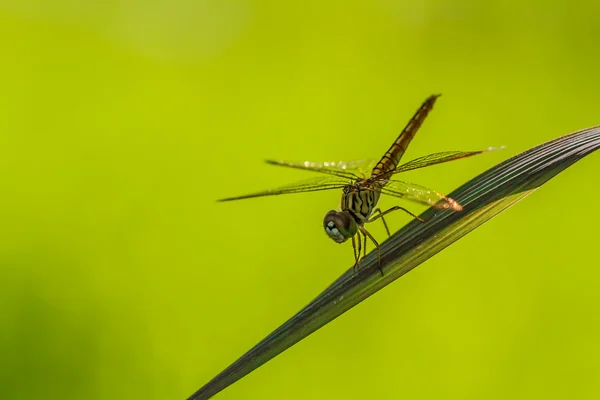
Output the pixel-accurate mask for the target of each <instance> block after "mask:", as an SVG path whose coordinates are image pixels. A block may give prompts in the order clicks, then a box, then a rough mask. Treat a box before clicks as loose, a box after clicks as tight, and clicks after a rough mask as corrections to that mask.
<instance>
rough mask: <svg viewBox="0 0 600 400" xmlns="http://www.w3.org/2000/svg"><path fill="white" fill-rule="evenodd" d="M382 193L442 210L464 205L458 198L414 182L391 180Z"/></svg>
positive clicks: (456, 208)
mask: <svg viewBox="0 0 600 400" xmlns="http://www.w3.org/2000/svg"><path fill="white" fill-rule="evenodd" d="M381 193H383V194H385V195H388V196H394V197H399V198H401V199H405V200H410V201H413V202H416V203H420V204H425V205H429V206H433V207H435V208H439V209H442V210H454V211H461V210H462V206H461V205H460V204H458V202H457V201H456V200H453V199H451V198H449V197H446V196H444V195H443V194H441V193H439V192H436V191H435V190H433V189H429V188H426V187H424V186H420V185H415V184H414V183H409V182H402V181H396V180H391V181H389V182H388V183H387V184H386V185H385V186H384V187H383V188H382V189H381Z"/></svg>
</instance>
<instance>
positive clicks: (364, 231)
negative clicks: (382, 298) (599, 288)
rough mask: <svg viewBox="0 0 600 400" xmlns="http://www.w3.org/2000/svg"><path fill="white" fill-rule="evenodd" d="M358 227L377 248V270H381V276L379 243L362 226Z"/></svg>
mask: <svg viewBox="0 0 600 400" xmlns="http://www.w3.org/2000/svg"><path fill="white" fill-rule="evenodd" d="M358 229H359V230H360V232H361V233H362V234H363V235H365V237H367V236H368V237H369V239H371V241H372V242H373V244H374V245H375V247H376V248H377V268H378V269H379V272H381V276H383V269H381V249H380V248H379V243H377V240H375V238H374V237H373V235H371V234H370V233H369V231H367V230H366V229H365V228H364V227H363V226H360V227H358Z"/></svg>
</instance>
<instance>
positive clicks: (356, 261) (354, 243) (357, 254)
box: [352, 236, 360, 272]
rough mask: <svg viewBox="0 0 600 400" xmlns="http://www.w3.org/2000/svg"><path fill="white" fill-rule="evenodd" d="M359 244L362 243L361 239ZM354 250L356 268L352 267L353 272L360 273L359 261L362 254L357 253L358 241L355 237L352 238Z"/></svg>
mask: <svg viewBox="0 0 600 400" xmlns="http://www.w3.org/2000/svg"><path fill="white" fill-rule="evenodd" d="M358 242H359V243H360V238H359V239H358ZM352 249H353V250H354V266H353V267H352V270H354V271H355V272H356V271H358V259H359V257H360V253H356V239H355V238H354V236H352Z"/></svg>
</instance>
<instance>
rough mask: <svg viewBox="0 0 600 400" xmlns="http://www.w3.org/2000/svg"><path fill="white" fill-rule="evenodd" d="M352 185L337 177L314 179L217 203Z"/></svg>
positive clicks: (229, 198) (228, 198)
mask: <svg viewBox="0 0 600 400" xmlns="http://www.w3.org/2000/svg"><path fill="white" fill-rule="evenodd" d="M348 183H350V181H348V180H347V179H343V178H337V177H325V178H312V179H309V180H306V181H301V182H297V183H294V184H291V185H287V186H282V187H279V188H276V189H270V190H265V191H262V192H257V193H251V194H247V195H243V196H236V197H227V198H225V199H219V200H217V201H231V200H241V199H249V198H252V197H263V196H275V195H279V194H289V193H302V192H318V191H321V190H332V189H341V188H343V187H344V186H345V185H347V184H348Z"/></svg>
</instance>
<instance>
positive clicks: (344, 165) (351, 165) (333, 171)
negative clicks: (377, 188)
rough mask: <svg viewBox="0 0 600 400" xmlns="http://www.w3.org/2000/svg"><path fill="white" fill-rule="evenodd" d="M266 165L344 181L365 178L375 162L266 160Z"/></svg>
mask: <svg viewBox="0 0 600 400" xmlns="http://www.w3.org/2000/svg"><path fill="white" fill-rule="evenodd" d="M266 162H267V164H271V165H277V166H280V167H288V168H297V169H304V170H308V171H314V172H320V173H322V174H329V175H334V176H337V177H340V178H346V179H352V180H354V179H360V178H365V177H367V176H369V175H370V174H371V170H372V169H373V167H374V166H375V165H376V164H377V161H376V160H353V161H329V162H310V161H303V162H294V161H277V160H267V161H266Z"/></svg>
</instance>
